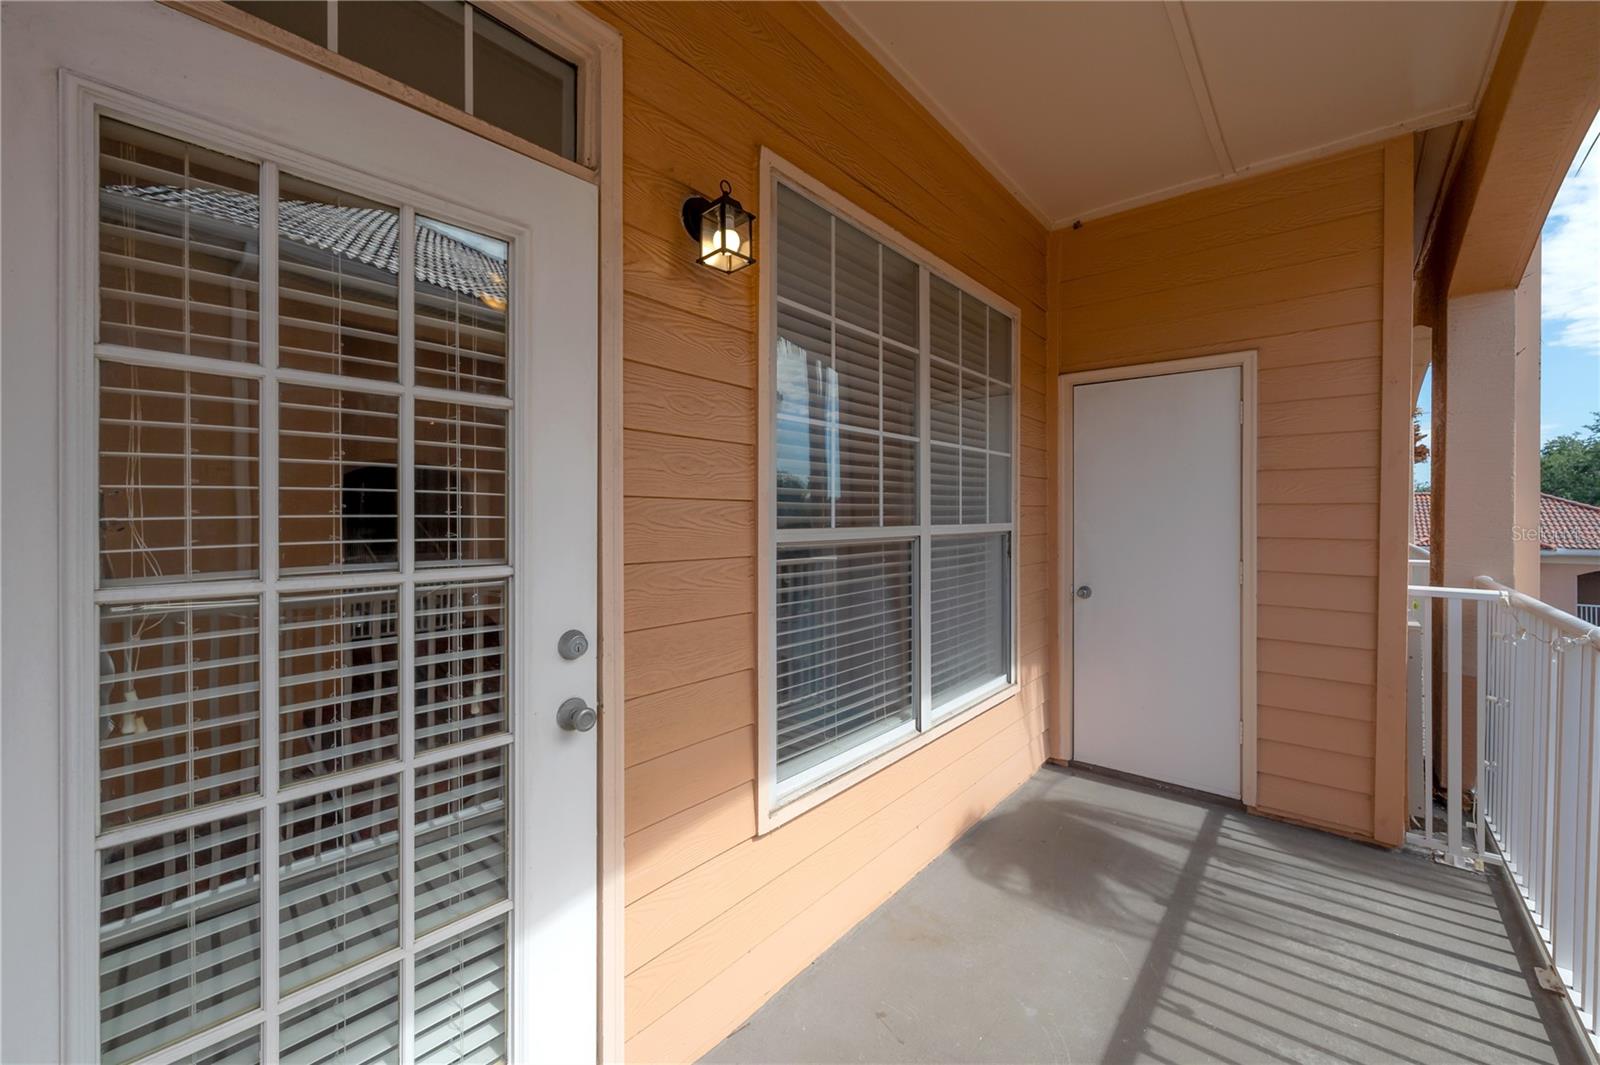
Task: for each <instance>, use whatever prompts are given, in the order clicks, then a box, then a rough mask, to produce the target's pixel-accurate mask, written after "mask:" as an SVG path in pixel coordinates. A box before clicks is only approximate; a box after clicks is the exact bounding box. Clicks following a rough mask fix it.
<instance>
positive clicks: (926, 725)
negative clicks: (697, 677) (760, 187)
mask: <svg viewBox="0 0 1600 1065" xmlns="http://www.w3.org/2000/svg"><path fill="white" fill-rule="evenodd" d="M780 186H781V187H782V188H783V189H786V190H788V191H789V192H792V193H794V194H797V195H799V196H802V197H804V198H805V199H807V200H810V201H811V202H812V203H813V204H815V205H816V206H818V207H820V208H821V209H822V210H824V211H826V212H827V213H828V215H829V219H830V221H829V225H830V228H831V233H832V235H833V239H832V240H830V248H831V252H830V255H831V257H832V259H833V268H834V270H835V271H836V270H837V260H838V239H837V234H838V227H839V224H840V222H841V221H846V222H848V223H849V224H850V225H853V226H855V227H856V228H858V229H860V230H861V231H862V232H864V233H865V234H866V235H867V236H869V237H871V238H872V239H873V240H875V241H877V242H878V278H879V284H880V293H879V299H878V330H877V332H876V333H874V332H872V331H870V330H867V329H863V328H862V327H861V326H859V325H856V324H854V323H851V322H848V321H844V320H842V319H841V318H840V317H839V316H838V313H837V311H838V307H837V302H838V294H837V292H838V290H837V282H836V278H834V279H830V284H829V299H830V302H831V303H832V304H833V305H832V306H830V307H829V309H828V311H826V312H823V311H821V310H819V309H818V308H815V307H812V306H810V305H808V304H806V303H804V302H801V301H797V300H793V299H790V298H788V297H785V296H782V295H780V294H778V293H777V288H776V285H774V288H773V303H774V306H773V307H771V308H767V307H763V308H762V312H763V313H767V314H773V315H774V323H773V330H772V336H773V338H774V347H773V350H767V351H763V352H762V358H764V359H766V360H768V362H769V365H770V364H771V363H772V361H773V360H775V359H776V347H775V345H776V337H777V329H776V316H775V313H774V312H775V311H776V308H777V307H778V306H782V307H788V308H790V309H792V310H796V311H799V312H800V313H803V314H806V315H809V316H811V317H812V318H816V319H820V320H823V321H825V322H827V323H828V325H829V328H830V335H829V340H830V345H829V358H830V364H831V363H833V362H836V361H837V352H838V343H837V339H838V334H839V330H841V329H843V330H846V331H849V332H850V333H852V334H854V335H856V336H858V337H861V338H864V339H869V340H874V341H877V342H878V343H879V344H880V345H893V346H895V347H897V348H899V349H901V350H904V351H908V352H909V351H911V350H912V349H911V348H909V347H908V346H906V345H904V344H901V343H899V342H897V341H895V340H893V339H892V338H889V337H886V336H884V329H883V305H884V300H883V298H882V293H881V285H882V279H883V251H884V248H885V247H893V248H894V250H895V251H896V252H898V253H899V254H901V255H903V256H905V257H906V258H908V259H910V260H911V262H912V263H913V264H914V265H915V267H916V270H917V329H918V345H917V348H916V349H915V353H916V355H917V356H918V363H917V401H916V411H915V415H916V420H917V434H916V436H915V437H903V436H902V434H896V433H885V432H883V431H882V430H881V429H880V430H879V432H878V434H877V435H878V436H879V437H880V438H889V439H896V438H903V439H906V440H914V441H915V442H916V444H917V452H916V456H917V469H916V493H917V501H916V507H917V522H916V523H915V524H906V525H882V524H880V525H878V526H853V527H839V526H838V525H837V524H836V522H835V520H834V517H835V515H834V514H833V513H830V520H829V525H828V527H825V528H821V527H818V528H793V527H791V528H783V527H780V525H779V524H778V522H777V515H776V514H775V513H774V514H768V515H765V520H766V521H768V522H769V523H770V526H769V527H770V528H771V530H772V543H773V550H772V552H771V557H770V559H769V562H770V563H771V565H772V567H775V566H776V561H777V550H779V549H781V548H784V547H814V546H827V545H833V546H837V545H840V544H855V543H874V542H911V543H914V544H915V546H916V551H915V560H916V574H915V581H916V586H917V592H916V598H915V602H914V610H915V632H914V637H915V644H916V648H915V654H916V675H915V677H914V695H913V702H914V709H915V714H914V716H913V719H912V721H911V722H910V723H909V725H908V726H903V727H900V728H896V729H893V730H890V731H888V732H886V733H884V734H883V735H882V736H880V737H878V738H877V739H876V740H875V741H873V742H870V743H866V744H863V745H862V746H861V747H859V748H857V749H851V750H845V751H842V752H840V753H839V754H837V755H835V756H833V757H831V758H828V759H826V760H824V761H822V762H820V763H818V764H817V765H814V766H811V767H809V768H807V769H806V770H804V771H803V772H801V773H798V774H796V775H795V776H794V777H792V778H790V779H789V780H786V781H784V782H783V784H782V785H781V786H778V785H777V766H776V756H777V755H776V745H775V744H768V745H767V748H766V749H765V753H764V755H763V757H765V758H767V761H768V764H767V765H765V766H764V767H763V768H762V770H761V771H762V772H763V773H764V774H766V777H767V779H768V780H770V781H772V782H773V785H774V790H773V791H772V793H771V794H772V803H771V805H772V807H773V809H774V810H776V809H780V808H782V807H783V806H785V805H788V804H789V803H792V802H793V801H794V800H796V799H799V798H801V797H803V796H804V795H805V794H806V793H807V792H810V791H814V790H816V789H817V788H819V787H821V786H823V785H825V784H827V783H828V782H829V781H831V780H833V779H836V778H838V777H841V776H843V775H844V774H846V773H848V772H849V771H850V770H852V769H854V768H856V767H858V766H861V765H863V764H865V763H867V762H869V761H872V760H873V759H875V758H877V757H879V756H880V755H883V754H885V753H886V752H888V751H890V750H892V749H893V748H894V747H896V746H899V745H901V744H903V743H905V742H906V741H908V740H909V739H911V738H912V737H914V736H916V735H918V734H920V733H924V732H927V731H928V730H930V729H932V728H934V727H935V726H937V725H939V724H940V723H942V722H945V721H948V720H951V719H953V718H956V717H958V716H959V715H960V714H961V713H962V712H963V711H965V710H968V709H971V708H972V707H974V706H976V705H977V704H979V703H981V702H982V701H983V700H985V699H986V698H988V697H989V696H991V695H993V694H994V693H995V692H998V691H1001V690H1003V689H1004V688H1006V687H1007V686H1009V685H1010V684H1013V683H1015V681H1016V676H1017V641H1016V626H1015V602H1016V579H1017V567H1016V546H1015V545H1016V535H1017V513H1018V509H1019V507H1020V505H1021V504H1020V501H1019V499H1018V492H1017V483H1018V473H1017V467H1016V457H1017V450H1018V449H1017V440H1018V433H1019V424H1018V423H1019V417H1020V411H1019V408H1018V401H1017V396H1018V392H1019V388H1020V382H1019V380H1018V377H1019V374H1018V364H1019V359H1018V355H1017V352H1018V349H1019V346H1020V328H1021V322H1020V321H1019V320H1018V318H1017V317H1015V316H1011V315H1006V314H1005V313H1004V312H1003V311H1001V310H999V309H998V308H996V307H994V306H993V305H992V304H989V303H988V302H987V301H982V302H984V304H985V306H986V307H987V308H988V313H989V314H999V315H1001V316H1002V317H1006V318H1008V319H1009V320H1010V323H1011V328H1010V338H1011V351H1010V353H1009V355H1010V368H1011V372H1010V380H1009V381H1002V380H1000V379H999V378H996V377H991V376H990V375H989V374H988V372H987V371H988V368H989V365H990V364H989V362H988V360H987V354H988V353H987V343H988V339H987V338H988V335H989V334H988V331H987V330H986V331H985V344H986V349H985V355H986V359H985V373H984V374H983V375H978V374H976V373H975V372H974V371H970V370H966V369H964V368H961V367H959V366H954V365H953V364H951V363H950V362H949V360H946V359H940V358H939V357H937V356H935V355H934V354H933V351H932V329H931V321H932V314H931V304H930V294H931V292H930V288H931V280H932V278H933V277H935V276H938V277H940V278H941V279H942V280H944V281H945V282H946V283H948V284H950V285H952V286H953V287H954V288H955V289H956V291H957V293H958V295H963V294H964V295H973V294H972V293H970V292H969V291H968V289H967V288H966V286H964V285H963V284H962V283H961V282H960V281H959V280H956V279H954V278H951V277H948V276H946V275H945V273H944V272H943V271H940V270H938V269H936V268H935V267H933V266H931V265H930V264H929V262H928V259H927V257H926V256H924V255H918V254H917V249H915V248H910V247H907V246H906V245H905V243H904V242H902V241H893V240H891V239H890V238H888V237H887V236H886V235H885V233H884V232H883V231H882V227H874V226H873V225H872V224H871V223H870V222H867V221H865V220H863V219H861V218H860V217H854V218H844V219H842V218H841V216H840V213H839V211H838V210H837V209H836V208H835V207H834V206H832V205H831V204H829V203H828V202H826V200H824V199H822V198H820V197H818V196H817V195H816V194H814V193H812V192H810V191H808V190H807V189H806V188H804V187H803V186H802V185H800V184H798V183H796V182H792V181H789V180H786V179H785V178H784V177H783V176H781V175H775V179H774V181H773V183H772V187H773V190H774V191H775V192H776V190H777V188H778V187H780ZM777 201H778V197H777V196H773V197H772V200H771V202H770V204H769V206H768V208H767V210H768V213H769V215H771V216H772V217H773V218H774V220H776V221H777V224H778V226H781V225H782V221H781V219H777V211H778V203H777ZM776 231H777V229H776V227H774V228H773V229H772V230H771V232H774V233H775V232H776ZM767 244H768V250H767V259H766V265H765V269H767V270H769V271H773V272H774V276H776V273H777V270H778V247H777V246H778V242H777V241H770V240H769V241H768V242H767ZM978 298H979V299H980V300H981V297H978ZM965 302H966V301H965V300H961V301H960V305H961V306H962V307H964V306H965ZM958 329H959V319H958ZM879 360H880V364H879V365H880V373H879V378H878V382H879V385H878V388H879V397H878V398H879V408H880V415H879V421H880V426H881V423H882V413H881V410H882V399H883V375H882V372H881V370H882V347H880V351H879ZM934 361H938V362H940V363H941V364H943V365H945V366H947V367H951V368H953V369H956V370H957V371H958V380H960V379H962V377H963V375H964V376H972V377H980V376H981V378H982V379H983V380H984V381H985V382H986V383H987V384H988V385H990V386H993V385H1000V386H1003V387H1004V388H1006V389H1007V390H1008V391H1009V393H1010V397H1011V412H1010V425H1009V431H1008V432H1007V434H1006V438H1007V450H1005V451H998V450H992V449H990V448H988V447H987V446H985V447H984V448H982V449H979V448H975V447H967V446H961V447H958V448H952V450H954V451H956V452H957V453H958V454H959V453H960V452H961V451H967V452H972V453H977V452H979V451H981V452H982V453H983V454H984V456H985V463H986V464H987V462H988V456H989V455H991V454H993V455H1001V456H1004V457H1006V458H1008V459H1009V466H1008V477H1007V481H1008V484H1007V495H1008V506H1007V512H1008V514H1009V516H1010V520H1008V521H1003V522H955V523H941V524H934V522H933V505H932V492H931V483H930V481H931V478H930V466H931V463H930V461H929V460H930V457H931V455H932V449H933V447H934V444H933V441H932V438H931V437H932V432H931V421H932V419H931V416H930V415H931V410H930V407H931V403H930V398H929V384H930V366H931V364H932V362H934ZM773 389H774V393H775V392H776V381H775V380H774V382H773ZM960 407H961V404H960V403H959V402H958V409H959V408H960ZM777 422H778V419H777V417H776V416H774V417H773V418H771V419H769V424H766V425H763V426H762V427H761V431H762V432H763V433H765V434H767V447H768V451H769V453H771V454H773V455H776V449H777V441H776V430H777ZM858 431H860V430H858ZM957 438H958V440H959V439H960V437H959V432H958V437H957ZM985 443H986V445H987V440H986V442H985ZM879 459H880V493H879V502H880V517H881V514H882V500H883V496H884V493H883V492H882V480H881V477H882V465H881V463H882V449H881V446H880V450H879ZM775 474H776V469H775V468H772V469H766V470H764V471H763V475H764V476H769V477H772V476H775ZM774 498H776V497H774ZM985 533H994V534H1004V537H1005V539H1004V545H1005V564H1006V582H1007V594H1006V597H1005V602H1006V611H1007V616H1006V618H1005V623H1006V639H1007V641H1008V644H1009V653H1008V655H1007V659H1006V672H1005V676H1003V677H1001V678H997V679H996V681H995V682H994V683H993V684H991V685H989V686H986V687H982V688H978V689H975V690H972V691H968V692H965V693H963V694H962V695H961V696H960V697H959V698H957V699H954V700H952V701H950V702H948V703H946V704H945V705H942V706H935V705H934V702H933V666H932V657H931V651H932V645H933V639H932V620H933V619H932V613H933V612H932V609H931V604H932V573H933V539H934V537H936V536H937V537H947V536H949V537H954V536H974V535H978V534H985ZM770 577H771V575H770V574H767V575H765V576H764V579H770ZM761 653H762V654H763V655H765V656H767V658H768V662H767V675H768V678H769V679H768V682H767V689H768V690H766V691H765V692H763V694H762V714H763V715H764V717H765V719H766V720H765V725H766V727H767V728H768V729H769V730H773V729H774V719H775V716H776V712H777V694H776V692H775V691H774V690H773V689H772V686H773V683H774V682H775V677H776V669H775V665H776V663H775V661H773V658H774V656H775V654H776V648H775V647H773V646H768V647H765V648H763V650H762V652H761Z"/></svg>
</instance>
